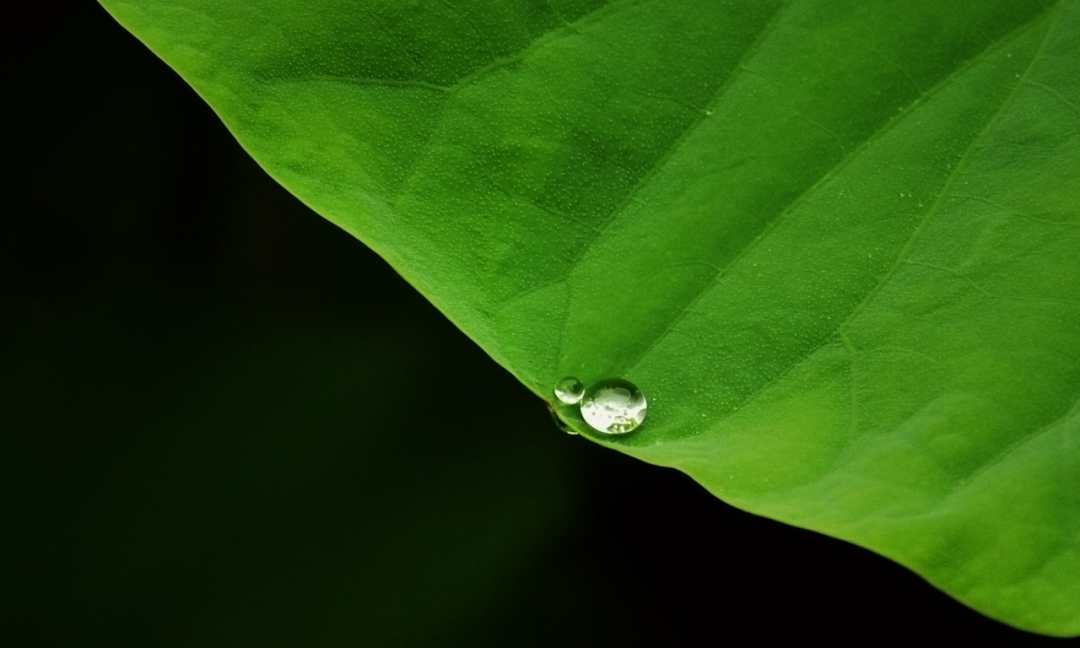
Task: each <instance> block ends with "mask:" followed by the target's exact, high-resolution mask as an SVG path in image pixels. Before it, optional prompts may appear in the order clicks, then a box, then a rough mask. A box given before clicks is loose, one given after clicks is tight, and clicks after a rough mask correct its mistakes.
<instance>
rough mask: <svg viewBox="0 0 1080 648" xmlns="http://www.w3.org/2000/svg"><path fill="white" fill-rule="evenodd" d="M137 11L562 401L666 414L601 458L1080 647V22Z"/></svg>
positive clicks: (470, 9) (267, 150) (535, 10)
mask: <svg viewBox="0 0 1080 648" xmlns="http://www.w3.org/2000/svg"><path fill="white" fill-rule="evenodd" d="M103 3H104V4H105V6H106V7H107V8H108V10H109V11H110V12H112V13H113V15H115V16H116V18H117V19H118V20H119V21H120V22H121V23H122V24H124V25H125V26H126V27H127V28H129V29H130V30H131V31H132V32H133V33H135V34H136V35H137V36H138V37H139V38H141V39H142V40H143V41H144V42H146V43H147V44H148V45H149V46H150V47H151V48H152V49H153V50H154V51H155V52H156V53H157V54H159V55H160V56H161V57H162V58H163V59H165V60H166V61H167V62H168V63H169V64H170V65H172V66H173V67H174V68H175V69H176V70H177V71H179V72H180V74H181V75H183V76H184V78H185V79H187V81H188V82H190V83H191V84H192V85H193V86H194V87H195V89H196V90H197V91H198V92H199V93H200V94H201V95H202V96H203V97H205V98H206V100H207V101H208V102H209V103H210V104H211V105H212V106H213V107H214V109H215V110H216V111H217V112H218V113H219V114H220V115H221V117H222V119H224V121H225V122H226V124H227V125H228V126H229V128H230V129H232V131H233V132H234V133H235V134H236V136H237V138H238V139H239V140H240V142H241V143H242V144H243V146H244V147H246V148H247V150H248V151H250V152H251V154H252V155H253V156H254V157H255V158H256V159H257V160H258V161H259V162H260V163H261V164H262V165H263V166H264V167H265V168H266V169H267V170H268V171H269V172H270V173H271V174H272V175H273V176H274V177H275V178H277V179H278V180H279V181H280V182H281V183H282V184H283V185H285V186H286V187H288V188H289V189H290V190H291V191H293V192H294V193H295V194H296V195H297V196H299V197H300V198H301V199H302V200H304V201H305V202H306V203H307V204H309V205H310V206H311V207H312V208H314V209H315V210H316V211H318V212H319V213H321V214H323V215H324V216H326V217H327V218H329V219H330V220H332V221H334V222H335V223H337V224H339V225H340V226H341V227H343V228H344V229H346V230H347V231H349V232H351V233H352V234H354V235H355V236H356V237H358V238H359V239H361V240H363V241H364V242H365V243H367V244H368V245H369V246H371V247H372V248H374V249H375V250H376V251H378V252H379V253H380V254H381V255H382V256H384V257H385V258H386V259H387V260H388V261H389V262H390V263H391V264H392V265H393V266H394V267H395V268H397V269H398V271H400V272H401V274H402V275H404V276H405V277H406V278H407V279H408V280H409V281H411V282H412V283H413V284H414V285H415V286H416V287H417V288H418V289H419V290H420V291H422V292H423V293H424V294H425V295H426V296H427V297H428V298H430V299H431V300H432V301H433V302H434V303H435V304H436V305H437V306H438V307H439V308H440V309H442V311H443V312H445V313H446V315H447V316H448V317H450V318H451V319H452V320H453V321H454V322H455V323H456V324H458V325H459V326H460V327H461V328H462V329H463V330H464V331H465V332H466V333H468V334H469V335H470V336H471V337H472V338H473V339H475V340H476V341H477V342H478V343H479V344H480V345H481V346H483V348H484V349H486V350H487V351H488V352H489V353H490V354H491V355H492V356H493V357H494V358H495V359H496V360H497V361H498V362H500V363H501V364H503V365H504V366H505V367H506V368H507V369H509V370H510V371H511V372H513V373H514V374H515V375H516V376H517V377H518V378H519V379H520V380H521V381H523V382H524V383H525V384H526V385H528V386H529V387H530V388H531V389H532V390H534V391H535V392H536V393H537V394H539V395H540V396H542V397H543V398H545V399H547V400H548V401H551V400H553V398H552V397H551V389H552V387H553V385H554V384H555V382H556V381H557V380H558V379H560V378H562V377H564V376H569V375H573V376H576V377H578V378H580V379H581V380H582V381H584V382H585V383H590V382H592V381H595V380H597V379H600V378H605V377H612V376H619V377H623V378H626V379H628V380H631V381H633V382H634V383H636V384H637V385H638V386H640V387H641V389H642V390H643V391H644V393H645V395H646V396H647V397H648V399H649V403H650V407H649V414H648V420H647V421H646V423H645V425H644V426H642V428H641V429H640V430H639V431H637V432H635V433H634V434H632V435H629V436H627V437H624V438H607V439H599V438H595V437H594V438H595V440H597V441H599V442H602V443H606V444H608V445H611V446H612V447H615V448H617V449H619V450H621V451H623V452H626V453H628V454H631V455H634V456H636V457H640V458H641V459H644V460H646V461H649V462H652V463H656V464H661V465H666V466H674V467H676V468H678V469H680V470H683V471H685V472H687V473H689V474H690V475H692V476H693V477H694V478H695V479H697V480H698V481H699V482H700V483H702V484H703V485H704V486H705V487H706V488H708V489H709V490H711V491H712V492H714V493H715V494H716V495H717V496H719V497H721V498H723V499H725V500H726V501H728V502H731V503H733V504H735V505H737V506H740V507H743V508H745V509H747V510H749V511H753V512H756V513H759V514H762V515H767V516H770V517H773V518H776V519H779V520H783V521H786V522H789V523H792V524H796V525H800V526H803V527H807V528H810V529H815V530H818V531H821V532H824V533H828V534H831V535H834V536H837V537H840V538H844V539H846V540H849V541H852V542H855V543H858V544H860V545H863V546H866V547H869V548H871V549H874V550H875V551H878V552H880V553H882V554H884V555H886V556H889V557H891V558H893V559H895V560H897V561H899V562H901V563H902V564H904V565H907V566H908V567H910V568H911V569H914V570H915V571H917V572H918V573H920V574H922V575H923V576H925V577H926V578H927V579H929V580H930V581H931V582H932V583H934V584H935V585H937V586H939V587H941V588H942V589H944V590H945V591H947V592H949V593H950V594H952V595H953V596H955V597H957V598H958V599H960V600H962V601H964V602H965V603H967V604H969V605H971V606H973V607H975V608H976V609H979V610H981V611H982V612H984V613H986V614H988V615H991V616H993V617H995V618H998V619H1001V620H1003V621H1005V622H1008V623H1011V624H1014V625H1016V626H1019V627H1022V628H1027V629H1030V630H1034V631H1038V632H1043V633H1048V634H1056V635H1076V634H1080V400H1078V398H1080V2H1077V1H1076V0H1062V1H1060V2H1034V1H1028V2H1023V1H1018V0H967V1H963V2H961V1H953V2H941V1H940V0H891V1H890V0H874V1H866V0H848V1H841V0H801V1H795V2H788V3H781V2H775V1H772V2H770V1H765V0H732V1H728V2H721V1H720V0H621V1H619V0H616V1H613V2H604V1H603V0H362V1H361V0H103ZM356 281H364V278H363V277H356ZM561 414H562V416H563V418H565V419H567V420H568V421H569V422H570V424H571V425H573V426H575V427H577V428H578V429H580V430H582V431H585V432H587V428H586V427H585V425H584V423H583V422H582V421H581V419H580V417H579V416H578V415H577V414H576V413H575V412H574V411H572V410H570V409H567V408H564V409H563V410H562V412H561ZM477 415H478V416H483V413H482V412H479V413H477ZM513 432H514V430H513V423H512V421H507V433H508V434H513ZM642 559H643V560H648V559H649V558H648V556H647V555H643V556H642Z"/></svg>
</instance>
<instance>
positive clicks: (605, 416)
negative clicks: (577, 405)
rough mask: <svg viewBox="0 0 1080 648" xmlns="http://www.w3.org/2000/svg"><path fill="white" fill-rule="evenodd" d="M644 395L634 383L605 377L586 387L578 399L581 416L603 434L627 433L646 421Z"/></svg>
mask: <svg viewBox="0 0 1080 648" xmlns="http://www.w3.org/2000/svg"><path fill="white" fill-rule="evenodd" d="M646 407H647V405H646V403H645V395H644V394H642V393H641V390H640V389H638V388H637V387H636V386H635V385H634V384H633V383H631V382H628V381H626V380H622V379H621V378H608V379H607V380H601V381H600V382H598V383H596V384H595V385H592V386H591V387H589V389H588V390H586V391H585V395H584V397H583V398H582V399H581V416H582V418H584V419H585V422H586V423H588V424H589V425H591V426H592V427H593V428H595V429H596V430H597V431H598V432H603V433H604V434H628V433H630V432H633V431H634V430H636V429H637V428H638V426H639V425H641V423H642V422H643V421H644V420H645V410H646Z"/></svg>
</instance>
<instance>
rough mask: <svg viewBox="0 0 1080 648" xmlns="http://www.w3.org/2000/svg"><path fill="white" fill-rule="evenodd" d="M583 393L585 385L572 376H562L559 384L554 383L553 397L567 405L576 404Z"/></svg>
mask: <svg viewBox="0 0 1080 648" xmlns="http://www.w3.org/2000/svg"><path fill="white" fill-rule="evenodd" d="M584 395H585V385H582V384H581V381H580V380H578V379H577V378H574V377H572V376H571V377H567V378H563V379H562V380H560V381H559V384H557V385H555V398H558V399H559V400H561V401H562V402H564V403H566V404H567V405H577V404H578V403H580V402H581V397H582V396H584Z"/></svg>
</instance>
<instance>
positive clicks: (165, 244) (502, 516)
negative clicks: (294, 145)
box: [0, 0, 1062, 647]
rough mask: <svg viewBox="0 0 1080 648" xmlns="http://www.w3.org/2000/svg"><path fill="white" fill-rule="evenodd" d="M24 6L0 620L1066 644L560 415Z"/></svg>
mask: <svg viewBox="0 0 1080 648" xmlns="http://www.w3.org/2000/svg"><path fill="white" fill-rule="evenodd" d="M32 7H33V8H32V9H31V10H32V11H33V12H35V13H36V15H29V14H24V15H23V16H21V17H20V18H19V19H17V20H16V19H14V18H12V17H9V18H8V19H7V20H6V21H5V29H4V31H5V32H7V33H6V34H5V38H4V39H3V44H2V50H0V52H2V59H0V60H2V65H3V79H4V93H3V96H4V99H3V109H4V113H5V119H4V121H3V130H2V137H3V143H4V150H3V153H4V155H3V164H4V171H3V175H2V176H0V177H2V178H3V187H2V191H3V193H2V197H0V205H2V209H3V218H2V226H3V227H2V229H0V506H2V517H0V525H2V526H0V538H2V539H0V644H3V645H4V646H99V645H100V646H115V647H123V646H138V647H143V646H260V647H263V646H266V647H270V646H338V645H342V646H345V645H349V646H355V645H371V646H399V645H400V646H522V645H536V646H555V645H563V646H619V647H627V646H660V645H664V646H679V645H691V644H694V645H697V644H703V645H713V644H723V643H728V642H735V643H742V642H744V641H746V640H747V639H749V638H761V639H787V640H795V639H837V640H845V639H848V640H860V641H867V640H874V639H875V638H881V637H890V638H897V639H909V640H910V639H922V638H927V639H931V638H952V639H967V640H979V639H997V640H1005V641H1007V642H1008V643H1010V644H1012V645H1027V644H1029V643H1043V642H1051V641H1054V642H1056V643H1058V644H1061V643H1062V642H1061V641H1060V640H1051V639H1046V638H1042V637H1037V636H1035V635H1029V634H1026V633H1022V632H1019V631H1016V630H1013V629H1011V628H1008V627H1006V626H1004V625H1001V624H998V623H996V622H994V621H991V620H989V619H986V618H984V617H982V616H980V615H978V614H976V613H975V612H972V611H970V610H968V609H966V608H965V607H963V606H962V605H960V604H958V603H956V602H954V601H952V600H951V599H950V598H948V597H947V596H945V595H944V594H942V593H940V592H938V591H937V590H935V589H934V588H933V587H931V586H929V585H927V584H926V583H925V582H924V581H922V580H921V579H920V578H919V577H917V576H915V575H913V574H911V573H910V572H908V571H906V570H905V569H903V568H901V567H899V566H896V565H894V564H892V563H891V562H889V561H887V560H885V559H883V558H880V557H878V556H875V555H874V554H871V553H869V552H867V551H864V550H862V549H859V548H857V547H854V546H851V545H848V544H845V543H842V542H840V541H837V540H832V539H829V538H825V537H823V536H820V535H817V534H815V533H811V532H808V531H803V530H799V529H795V528H791V527H788V526H785V525H781V524H778V523H775V522H772V521H770V520H766V519H763V518H759V517H755V516H752V515H749V514H747V513H743V512H741V511H738V510H736V509H733V508H731V507H729V506H727V505H725V504H723V503H722V502H720V501H718V500H716V499H714V498H713V497H711V496H710V495H708V494H707V493H706V492H705V491H704V490H703V489H702V488H700V487H698V486H697V485H696V484H694V483H693V482H692V481H691V480H690V479H689V478H687V477H685V476H683V475H681V474H679V473H677V472H675V471H671V470H666V469H661V468H656V467H653V466H649V465H646V464H643V463H640V462H637V461H635V460H632V459H629V458H627V457H623V456H621V455H619V454H617V453H615V452H612V451H608V450H603V449H601V448H599V447H596V446H594V445H592V444H591V443H589V442H588V441H585V440H583V439H581V438H580V437H571V436H567V435H565V434H563V433H561V432H559V430H558V429H557V428H556V427H555V426H554V425H553V424H552V422H551V420H550V418H549V417H548V413H547V411H546V409H545V407H544V404H543V403H542V402H541V401H539V400H538V399H537V398H535V397H534V396H533V395H532V394H530V393H529V392H528V391H527V390H526V389H524V388H523V387H522V386H520V385H519V384H518V383H517V382H516V381H515V380H514V379H513V377H512V376H511V375H510V374H509V373H507V372H505V371H504V370H503V369H501V368H500V367H499V366H497V365H496V364H495V363H494V362H493V361H491V360H490V359H489V358H488V357H487V356H486V355H485V354H484V353H483V352H482V351H481V350H480V349H479V348H477V347H476V346H475V345H473V344H472V343H471V342H470V341H469V340H468V339H467V338H466V337H465V336H464V335H463V334H462V333H460V332H459V331H458V330H456V329H455V328H454V327H453V326H452V325H451V324H450V323H449V322H448V321H447V320H446V319H445V318H444V317H443V316H442V315H441V314H440V313H439V312H438V311H437V310H436V309H434V308H433V307H432V306H431V305H429V304H428V303H427V302H426V301H424V300H423V298H421V297H420V296H419V295H418V294H417V293H416V292H414V291H413V290H412V288H411V287H410V286H409V285H407V284H406V283H405V282H404V281H403V280H402V279H400V278H399V277H398V276H396V275H395V274H394V273H393V272H392V271H391V270H390V268H389V267H387V265H386V264H385V263H383V262H382V261H381V260H380V259H379V258H378V257H377V256H375V254H374V253H372V252H371V251H369V250H368V249H367V248H365V247H364V246H363V245H362V244H360V243H359V242H357V241H356V240H354V239H352V238H351V237H349V236H348V235H346V234H345V233H344V232H342V231H340V230H338V229H337V228H335V227H334V226H332V225H331V224H329V223H327V222H325V221H323V220H322V219H321V218H320V217H318V216H317V215H315V214H313V213H311V212H310V211H308V210H307V209H306V208H305V207H303V206H302V205H301V204H300V203H299V202H298V201H297V200H296V199H294V198H293V197H291V196H290V195H289V194H288V193H287V192H286V191H284V190H283V189H281V188H280V187H278V186H277V185H276V184H275V183H274V182H273V181H271V180H270V179H269V178H268V177H267V176H266V175H265V174H264V173H263V172H262V171H261V170H260V169H259V168H258V167H257V165H256V164H255V163H254V162H253V161H252V160H250V159H249V158H248V157H247V156H246V155H245V154H244V153H243V151H242V150H241V149H240V147H239V146H238V145H237V144H236V143H235V142H234V141H233V139H232V138H231V136H230V135H229V134H228V132H226V130H225V129H224V127H223V126H222V125H221V124H220V123H219V122H218V120H217V119H216V117H215V116H214V115H213V113H212V112H211V110H210V109H209V108H208V107H207V106H206V105H204V104H203V103H202V102H201V100H199V99H198V97H197V96H196V95H195V94H194V93H193V92H192V91H191V90H190V89H189V88H188V87H187V86H186V85H185V84H184V83H183V82H182V81H181V80H180V79H179V77H177V76H176V75H175V74H174V73H172V72H171V71H170V70H169V69H168V68H167V67H166V66H165V65H164V64H163V63H161V62H160V61H158V60H157V59H156V58H155V57H154V56H153V55H152V54H151V53H150V52H149V50H147V49H145V48H144V47H143V46H142V45H141V44H139V43H138V42H137V41H136V40H135V39H134V38H133V37H132V36H130V35H129V34H128V33H127V32H125V31H124V30H123V29H122V28H121V27H120V26H119V25H117V24H115V23H114V22H113V21H112V20H111V19H110V18H109V16H108V15H107V14H106V13H105V12H104V11H103V10H102V9H101V8H100V7H99V6H97V5H96V4H95V3H93V2H91V1H90V0H84V1H82V2H69V3H67V4H56V3H34V4H33V5H32ZM26 8H27V7H26V6H24V7H23V9H24V10H25V9H26Z"/></svg>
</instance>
